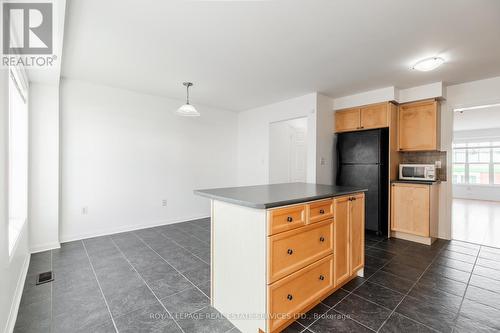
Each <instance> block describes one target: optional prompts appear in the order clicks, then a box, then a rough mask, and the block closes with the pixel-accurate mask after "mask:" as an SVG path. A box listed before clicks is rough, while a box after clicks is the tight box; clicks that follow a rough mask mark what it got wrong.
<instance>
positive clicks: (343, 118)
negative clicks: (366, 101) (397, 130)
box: [335, 102, 391, 132]
mask: <svg viewBox="0 0 500 333" xmlns="http://www.w3.org/2000/svg"><path fill="white" fill-rule="evenodd" d="M390 106H391V104H390V103H389V102H386V103H379V104H372V105H366V106H362V107H358V108H352V109H345V110H338V111H336V112H335V132H349V131H358V130H366V129H372V128H382V127H389V124H390Z"/></svg>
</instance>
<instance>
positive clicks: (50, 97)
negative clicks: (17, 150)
mask: <svg viewBox="0 0 500 333" xmlns="http://www.w3.org/2000/svg"><path fill="white" fill-rule="evenodd" d="M29 112H30V168H29V176H30V185H29V214H28V215H29V220H30V227H29V231H30V248H31V251H32V252H37V251H44V250H47V249H52V248H57V247H59V85H45V84H38V83H32V84H31V85H30V103H29Z"/></svg>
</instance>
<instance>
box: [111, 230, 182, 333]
mask: <svg viewBox="0 0 500 333" xmlns="http://www.w3.org/2000/svg"><path fill="white" fill-rule="evenodd" d="M109 240H110V241H111V242H112V243H113V245H114V246H115V247H116V248H117V249H118V251H120V254H121V255H122V256H123V258H125V260H126V261H127V263H128V264H129V265H130V266H131V267H132V269H133V270H134V271H135V272H136V273H137V275H139V278H140V279H141V280H142V282H144V284H145V285H146V287H147V288H148V289H149V291H150V292H151V293H152V294H153V296H154V297H155V298H156V300H157V301H158V303H160V305H161V306H162V308H163V309H165V311H167V313H168V315H169V316H170V318H172V320H173V321H174V323H175V324H176V325H177V327H179V329H180V330H181V332H184V330H183V329H182V327H181V325H179V323H178V322H177V320H175V318H174V317H173V316H172V314H171V313H170V311H168V309H167V307H166V306H165V305H164V304H163V303H162V301H161V300H160V299H159V298H158V296H157V295H156V294H155V292H154V291H153V289H151V287H150V286H149V284H148V283H147V282H146V280H144V278H143V277H142V275H141V274H140V273H139V272H138V271H137V269H136V268H135V267H134V265H132V263H131V262H130V260H129V259H128V258H127V256H126V255H125V253H123V251H122V249H120V247H119V246H118V245H117V244H116V242H115V240H114V239H113V237H109ZM144 307H145V306H144ZM136 310H138V309H136ZM134 311H135V310H134ZM131 312H132V311H131Z"/></svg>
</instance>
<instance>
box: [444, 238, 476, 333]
mask: <svg viewBox="0 0 500 333" xmlns="http://www.w3.org/2000/svg"><path fill="white" fill-rule="evenodd" d="M481 248H482V245H479V251H477V256H476V260H475V261H474V264H473V266H472V271H471V272H470V274H469V280H468V281H467V284H466V285H465V291H464V295H463V296H462V300H461V301H460V306H459V307H458V311H457V314H456V315H455V318H453V328H452V330H451V332H452V333H453V332H454V331H455V328H456V327H457V320H458V317H459V316H460V311H461V310H462V305H463V304H464V300H465V295H466V294H467V289H469V284H470V280H471V279H472V274H473V273H474V268H476V263H477V259H478V258H479V253H480V252H481Z"/></svg>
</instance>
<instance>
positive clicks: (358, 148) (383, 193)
mask: <svg viewBox="0 0 500 333" xmlns="http://www.w3.org/2000/svg"><path fill="white" fill-rule="evenodd" d="M388 161H389V130H388V129H387V128H382V129H375V130H368V131H359V132H348V133H340V134H338V136H337V177H336V178H337V179H336V180H337V185H343V186H356V187H363V188H366V189H368V192H366V194H365V207H366V208H365V228H366V230H369V231H373V232H375V233H377V234H378V235H384V236H387V233H388V221H387V219H388V209H389V206H388V205H389V203H388V191H389V181H388V177H389V169H388V168H389V166H388Z"/></svg>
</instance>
